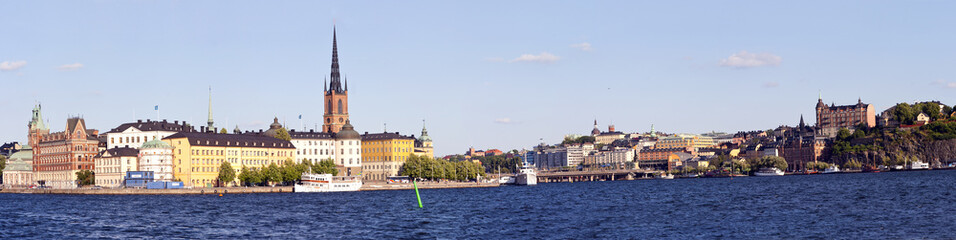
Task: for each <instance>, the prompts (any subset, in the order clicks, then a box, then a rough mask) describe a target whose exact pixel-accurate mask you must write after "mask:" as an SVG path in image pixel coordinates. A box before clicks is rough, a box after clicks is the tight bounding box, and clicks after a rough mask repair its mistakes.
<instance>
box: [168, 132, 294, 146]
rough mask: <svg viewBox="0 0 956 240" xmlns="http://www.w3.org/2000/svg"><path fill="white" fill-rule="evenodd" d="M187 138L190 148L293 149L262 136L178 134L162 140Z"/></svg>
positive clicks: (280, 140)
mask: <svg viewBox="0 0 956 240" xmlns="http://www.w3.org/2000/svg"><path fill="white" fill-rule="evenodd" d="M177 138H187V139H189V144H190V145H192V146H217V147H266V148H295V146H293V145H292V142H289V141H286V140H282V139H277V138H273V137H268V136H262V135H251V134H221V133H200V132H179V133H176V134H173V135H169V136H168V137H165V138H163V139H177Z"/></svg>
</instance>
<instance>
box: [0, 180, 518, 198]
mask: <svg viewBox="0 0 956 240" xmlns="http://www.w3.org/2000/svg"><path fill="white" fill-rule="evenodd" d="M497 186H499V185H498V184H497V183H473V182H472V183H459V182H444V183H437V182H424V183H418V188H419V189H438V188H475V187H497ZM413 188H414V186H412V184H411V183H407V184H386V183H385V182H370V183H365V184H363V185H362V188H361V189H360V191H379V190H407V189H413ZM290 192H292V187H291V186H282V187H228V188H191V189H187V188H184V189H139V188H118V189H89V188H78V189H0V193H21V194H69V195H168V194H173V195H193V194H195V195H199V194H214V195H218V194H237V193H240V194H241V193H290Z"/></svg>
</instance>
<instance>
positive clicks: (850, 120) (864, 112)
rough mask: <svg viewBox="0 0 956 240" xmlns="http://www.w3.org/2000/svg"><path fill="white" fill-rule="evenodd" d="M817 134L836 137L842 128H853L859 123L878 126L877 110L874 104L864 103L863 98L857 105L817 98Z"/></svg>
mask: <svg viewBox="0 0 956 240" xmlns="http://www.w3.org/2000/svg"><path fill="white" fill-rule="evenodd" d="M816 110H817V135H819V136H827V137H834V136H836V134H837V132H838V131H840V128H846V129H850V130H853V129H855V128H856V126H857V125H860V124H865V125H866V126H868V127H875V126H876V110H875V109H874V107H873V105H872V104H864V103H863V100H862V99H859V100H857V103H856V104H855V105H843V106H836V105H834V104H830V106H827V105H826V104H824V103H823V98H822V97H821V98H820V99H818V100H817V107H816Z"/></svg>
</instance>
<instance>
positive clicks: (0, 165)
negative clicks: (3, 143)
mask: <svg viewBox="0 0 956 240" xmlns="http://www.w3.org/2000/svg"><path fill="white" fill-rule="evenodd" d="M6 168H7V157H5V156H3V155H0V175H3V169H6Z"/></svg>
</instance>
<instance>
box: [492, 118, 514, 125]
mask: <svg viewBox="0 0 956 240" xmlns="http://www.w3.org/2000/svg"><path fill="white" fill-rule="evenodd" d="M495 123H501V124H509V123H514V121H511V118H499V119H495Z"/></svg>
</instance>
